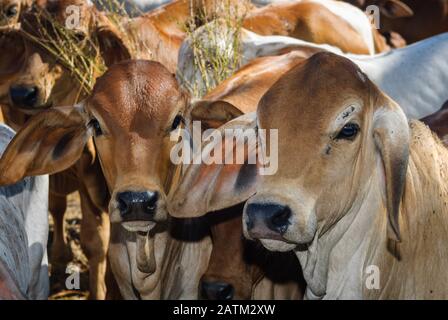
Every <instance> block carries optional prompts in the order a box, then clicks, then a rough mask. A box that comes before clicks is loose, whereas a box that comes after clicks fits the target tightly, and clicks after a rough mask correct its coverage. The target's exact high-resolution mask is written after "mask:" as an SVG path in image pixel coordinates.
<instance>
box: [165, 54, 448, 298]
mask: <svg viewBox="0 0 448 320" xmlns="http://www.w3.org/2000/svg"><path fill="white" fill-rule="evenodd" d="M245 117H246V120H247V121H246V125H247V127H252V128H254V127H256V128H257V130H262V129H266V130H272V129H276V130H278V137H279V139H278V143H277V144H276V146H277V147H278V149H277V150H278V162H277V164H278V170H277V172H276V173H275V174H272V175H257V171H252V174H246V175H245V178H244V179H241V178H240V179H238V180H237V181H238V184H237V185H236V186H234V187H231V186H232V185H229V187H228V188H226V191H227V192H226V193H223V192H216V193H214V194H213V195H209V196H208V197H207V198H203V199H204V200H203V201H201V202H197V203H196V204H195V207H191V206H190V204H188V203H187V202H184V201H183V200H182V199H183V195H182V194H180V193H178V197H179V198H178V200H179V202H177V203H176V201H175V200H176V199H173V201H172V202H170V203H171V204H172V206H173V207H172V208H170V213H176V210H178V212H179V213H180V214H184V213H185V212H187V211H189V210H190V209H193V211H192V214H191V215H196V216H197V215H200V214H202V213H203V212H205V211H208V210H209V209H212V208H213V209H216V208H219V207H220V206H224V207H227V206H229V205H231V204H232V202H234V201H239V200H240V199H241V197H243V196H244V197H248V198H249V200H248V201H247V203H246V206H245V209H244V216H243V226H244V233H245V235H246V236H247V237H249V238H253V239H260V241H261V243H262V244H263V245H264V246H265V247H266V248H268V249H270V250H274V251H289V250H294V252H295V253H296V255H297V257H298V258H299V261H300V263H301V265H302V267H303V271H304V276H305V280H306V282H307V292H306V297H307V298H309V299H344V298H345V299H388V298H389V299H443V298H447V292H446V290H445V288H446V286H447V283H448V277H447V274H446V273H445V272H444V270H446V267H447V266H446V263H447V262H446V261H448V260H447V252H446V250H445V243H446V241H447V238H446V237H447V236H446V231H445V230H446V229H447V228H448V221H447V214H448V212H447V207H446V202H447V200H448V199H447V190H448V185H447V182H446V177H447V175H448V166H447V159H448V150H446V148H445V147H444V146H443V145H442V144H441V142H440V140H439V139H437V138H436V137H435V136H434V135H433V134H432V133H431V132H430V131H429V130H428V128H427V127H425V126H424V125H423V124H422V123H420V122H419V121H410V122H409V123H408V120H407V119H406V117H405V115H404V113H403V111H402V110H401V108H400V107H399V106H398V105H397V104H396V103H395V102H393V101H392V100H391V99H390V98H389V97H387V96H386V95H384V94H383V93H382V92H381V91H380V90H379V89H378V88H377V87H376V86H375V85H374V84H373V83H372V82H371V81H370V80H369V79H368V78H367V77H366V76H365V75H364V74H363V73H362V72H361V71H360V69H359V68H357V67H356V66H355V65H354V64H353V63H351V62H350V61H349V60H347V59H345V58H342V57H340V56H336V55H334V54H331V53H318V54H316V55H314V56H313V57H311V58H310V59H308V60H307V61H306V62H305V63H303V64H301V65H298V66H296V67H295V68H293V69H292V70H290V71H289V72H288V73H286V74H285V75H283V76H282V77H281V78H280V79H279V80H278V81H277V82H276V83H275V84H274V85H273V86H272V87H271V88H270V89H269V91H268V92H267V93H266V94H265V95H264V96H263V98H262V99H261V101H260V104H259V106H258V109H257V113H256V115H252V116H245ZM242 118H243V117H240V118H237V119H235V120H234V121H235V123H236V124H237V123H239V124H240V127H241V123H243V120H244V119H242ZM227 127H228V128H231V127H232V123H229V124H228V125H227ZM268 137H269V135H268ZM259 142H260V144H261V146H262V147H263V148H264V149H267V150H269V148H270V147H271V146H272V145H273V144H275V140H272V139H269V138H267V139H260V140H259ZM271 150H272V149H271ZM254 152H255V150H254ZM218 167H219V166H216V167H215V168H216V169H218ZM260 168H261V167H259V170H260ZM229 172H230V171H229V170H223V171H221V173H222V174H220V175H219V176H218V177H216V176H215V181H217V182H219V183H222V182H223V181H226V182H229V183H231V182H232V181H235V179H236V178H237V177H236V176H235V175H234V172H232V174H228V173H229ZM258 172H262V171H258ZM202 173H204V174H205V175H203V176H202V179H203V180H207V177H208V175H209V174H211V175H213V174H216V171H213V170H208V172H204V171H203V172H202ZM191 177H193V176H191ZM183 183H185V185H184V187H186V186H187V185H188V184H189V188H188V192H189V193H192V192H199V193H201V192H202V187H203V186H201V185H199V184H195V183H194V180H190V181H185V182H183ZM207 188H208V190H218V191H219V189H216V188H215V185H210V184H209V185H207ZM231 190H234V192H231ZM177 191H178V192H182V189H178V190H177ZM428 195H432V196H430V197H428ZM184 204H185V205H184ZM195 208H197V209H196V210H195ZM199 211H201V212H199ZM428 261H430V262H431V268H429V269H428V268H426V267H424V266H425V263H427V262H428ZM372 273H374V274H376V275H378V274H379V276H380V279H381V280H380V281H379V282H378V281H373V282H372V278H370V277H369V276H370V275H371V274H372ZM368 280H369V281H368Z"/></svg>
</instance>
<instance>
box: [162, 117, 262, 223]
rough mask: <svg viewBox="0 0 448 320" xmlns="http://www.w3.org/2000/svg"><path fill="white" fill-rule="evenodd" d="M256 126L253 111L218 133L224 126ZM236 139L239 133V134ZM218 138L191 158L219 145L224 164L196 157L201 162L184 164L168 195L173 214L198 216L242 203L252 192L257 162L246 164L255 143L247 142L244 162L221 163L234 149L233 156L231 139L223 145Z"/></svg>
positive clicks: (185, 216) (186, 216)
mask: <svg viewBox="0 0 448 320" xmlns="http://www.w3.org/2000/svg"><path fill="white" fill-rule="evenodd" d="M255 127H256V120H255V113H252V114H247V115H243V116H241V117H239V118H236V119H234V120H232V121H230V122H229V123H227V124H226V125H224V126H222V127H220V128H219V129H218V130H217V132H220V134H223V132H224V130H225V129H255ZM211 135H212V134H210V135H208V137H210V136H211ZM239 138H241V135H238V139H239ZM217 140H218V139H216V140H215V139H212V140H209V143H203V145H202V153H201V154H196V155H194V159H198V157H202V155H204V154H209V152H210V150H211V149H213V147H214V146H219V147H218V148H219V149H220V150H222V155H223V157H222V159H223V161H222V162H223V163H222V164H215V163H211V164H206V163H204V162H203V161H201V160H199V161H198V162H200V164H195V163H196V161H193V164H190V165H188V166H187V168H186V170H185V172H184V174H183V175H182V178H181V181H180V183H179V185H178V186H176V187H175V188H173V189H172V190H171V192H170V194H169V195H168V199H169V200H168V201H167V203H168V212H169V213H170V215H172V216H173V217H176V218H194V217H200V216H203V215H205V214H206V213H208V212H212V211H217V210H220V209H224V208H228V207H231V206H233V205H236V204H238V203H241V202H243V201H245V200H247V199H248V198H249V197H250V196H252V195H253V194H254V193H255V188H256V185H257V181H258V178H259V174H258V163H257V164H249V163H248V155H249V154H251V155H256V153H257V145H251V144H248V143H247V141H246V143H245V149H246V152H245V157H244V164H224V159H225V156H226V155H229V154H230V152H233V156H234V157H235V154H236V153H235V145H236V143H234V140H232V142H231V143H227V147H226V146H225V145H226V143H223V141H222V140H221V139H219V141H217ZM229 145H230V146H229ZM210 147H211V148H210ZM235 162H236V161H233V163H235Z"/></svg>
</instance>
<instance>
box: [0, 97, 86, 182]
mask: <svg viewBox="0 0 448 320" xmlns="http://www.w3.org/2000/svg"><path fill="white" fill-rule="evenodd" d="M85 118H86V117H85V115H84V110H83V107H82V106H75V107H73V106H70V107H56V108H51V109H48V110H45V111H43V112H41V113H39V114H37V115H35V116H33V117H32V118H31V119H30V120H29V121H28V122H27V123H26V124H25V126H24V127H23V128H22V129H20V131H19V132H18V133H17V134H16V135H15V137H14V138H13V140H12V141H11V142H10V143H9V145H8V147H7V148H6V150H5V152H4V153H3V155H2V157H1V158H0V172H1V175H0V185H8V184H13V183H15V182H17V181H19V180H21V179H23V178H24V177H26V176H36V175H42V174H53V173H56V172H60V171H62V170H65V169H67V168H69V167H70V166H71V165H73V164H74V163H75V162H76V161H77V160H78V159H79V158H80V156H81V154H82V151H83V148H84V146H85V144H86V142H87V140H88V138H89V133H88V131H89V130H88V129H87V125H86V120H85Z"/></svg>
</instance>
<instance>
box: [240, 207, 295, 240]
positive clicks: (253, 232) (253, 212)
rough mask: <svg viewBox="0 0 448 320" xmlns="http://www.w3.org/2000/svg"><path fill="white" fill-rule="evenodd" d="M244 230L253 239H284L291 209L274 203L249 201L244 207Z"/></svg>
mask: <svg viewBox="0 0 448 320" xmlns="http://www.w3.org/2000/svg"><path fill="white" fill-rule="evenodd" d="M245 216H246V219H245V220H246V221H245V222H246V230H247V232H248V234H249V236H250V237H251V238H253V239H274V240H280V241H281V240H284V239H283V235H284V234H285V232H286V230H287V229H288V226H289V224H290V218H291V209H290V208H289V207H288V206H283V205H280V204H275V203H251V204H249V205H247V207H246V208H245Z"/></svg>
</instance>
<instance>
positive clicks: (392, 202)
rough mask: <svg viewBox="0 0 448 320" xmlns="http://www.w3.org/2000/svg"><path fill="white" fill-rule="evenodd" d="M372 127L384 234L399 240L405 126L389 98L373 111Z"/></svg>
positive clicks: (406, 157)
mask: <svg viewBox="0 0 448 320" xmlns="http://www.w3.org/2000/svg"><path fill="white" fill-rule="evenodd" d="M373 126H374V128H373V129H374V131H373V136H374V140H375V145H376V147H377V149H378V150H379V153H380V155H381V158H382V163H383V168H384V174H385V182H386V206H387V215H388V230H387V233H388V237H389V238H390V239H391V240H394V241H401V237H400V226H399V214H400V205H401V198H402V196H403V191H404V186H405V182H406V172H407V168H408V160H409V141H410V138H409V125H408V121H407V118H406V116H405V115H404V113H403V111H402V110H401V109H400V107H398V106H397V105H396V104H395V103H393V102H391V101H390V104H389V105H387V106H385V107H383V108H380V109H378V110H377V111H376V112H375V115H374V122H373Z"/></svg>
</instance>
